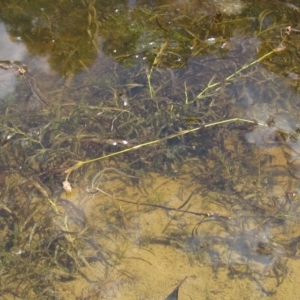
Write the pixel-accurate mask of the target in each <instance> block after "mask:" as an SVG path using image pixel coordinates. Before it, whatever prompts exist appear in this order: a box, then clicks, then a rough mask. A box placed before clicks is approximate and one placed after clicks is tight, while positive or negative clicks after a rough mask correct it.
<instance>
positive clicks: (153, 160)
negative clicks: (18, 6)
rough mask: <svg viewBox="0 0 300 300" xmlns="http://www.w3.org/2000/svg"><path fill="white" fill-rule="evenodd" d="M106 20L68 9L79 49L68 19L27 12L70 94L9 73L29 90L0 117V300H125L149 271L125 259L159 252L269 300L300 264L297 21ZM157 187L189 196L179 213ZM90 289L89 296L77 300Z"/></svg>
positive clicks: (18, 68)
mask: <svg viewBox="0 0 300 300" xmlns="http://www.w3.org/2000/svg"><path fill="white" fill-rule="evenodd" d="M8 2H11V6H9V7H6V9H8V11H11V10H12V7H13V5H14V1H8ZM252 2H253V1H251V3H252ZM222 3H223V2H222ZM249 3H250V1H249ZM24 5H25V4H24ZM97 5H98V2H97V3H96V1H81V3H80V5H78V6H77V10H74V11H73V12H72V14H71V15H67V11H66V10H65V8H63V7H61V8H60V9H61V14H62V15H64V14H66V17H65V18H64V19H65V20H67V21H68V22H67V24H70V23H72V24H75V23H74V22H71V21H72V20H74V18H75V19H80V20H82V23H79V22H78V24H81V25H80V27H79V29H80V30H79V32H80V34H81V35H82V36H83V37H82V40H81V39H79V37H78V40H77V42H76V43H75V45H76V46H75V48H71V49H70V44H69V36H68V35H67V33H66V31H64V30H66V27H64V28H62V27H61V23H60V22H61V18H60V17H59V16H58V15H57V14H58V12H57V10H53V9H52V8H51V9H50V8H47V7H46V8H45V10H41V12H40V11H38V10H36V9H33V10H29V12H30V14H29V15H30V16H35V17H36V18H38V20H39V21H40V22H36V23H35V26H36V28H35V30H36V32H41V31H42V30H41V29H42V28H43V26H45V25H43V24H48V25H49V24H52V26H48V25H47V26H48V27H47V28H48V31H47V32H48V33H49V37H50V36H52V34H54V33H56V34H57V35H56V36H57V42H56V45H55V47H53V49H52V51H53V52H51V51H50V50H49V43H50V41H48V40H47V42H46V41H44V44H43V45H44V46H45V48H44V49H41V47H43V45H39V47H38V49H36V51H37V52H36V53H39V54H41V53H51V55H52V56H50V58H49V61H50V63H51V65H52V66H53V68H54V69H56V71H58V72H59V73H60V74H65V75H66V76H65V77H64V78H63V79H60V80H54V78H52V77H54V75H47V76H46V75H45V74H43V73H42V72H40V71H39V68H38V66H37V64H36V65H33V67H32V68H31V66H30V64H29V63H28V62H24V63H26V64H27V66H26V67H25V66H24V65H23V64H22V63H19V62H12V61H9V60H3V61H1V63H0V67H1V70H0V71H1V74H3V76H7V77H9V76H10V77H11V78H13V80H14V81H15V83H16V89H15V91H11V92H10V93H9V94H8V95H6V96H5V97H3V98H2V99H1V102H0V170H1V172H0V187H1V192H0V228H1V239H0V277H1V285H0V296H1V297H3V299H6V298H5V297H7V299H10V298H9V297H12V298H15V299H18V298H19V299H71V298H72V297H73V298H74V299H78V300H79V299H102V298H103V299H107V298H108V297H111V298H114V299H117V291H118V289H119V287H120V286H122V285H125V283H128V282H134V281H135V280H138V279H136V278H135V274H132V273H131V272H130V271H128V270H127V268H126V267H124V265H123V263H124V261H125V262H126V261H128V260H138V261H142V262H143V263H145V264H148V265H151V261H148V259H144V258H143V257H141V256H135V255H127V253H130V251H131V249H132V248H138V249H143V251H149V252H150V250H149V246H151V245H164V246H169V247H171V248H176V249H179V250H180V251H181V253H184V254H186V255H188V256H189V258H190V264H191V265H198V264H203V263H204V264H206V265H209V266H211V267H212V269H213V271H214V272H215V273H216V274H217V273H218V271H219V270H220V269H226V270H228V272H229V273H228V276H229V278H247V279H249V280H250V281H252V282H254V283H255V284H256V285H257V286H258V287H259V289H260V291H261V292H262V293H264V294H267V295H272V294H273V293H275V292H276V287H277V286H279V285H280V284H282V283H283V282H284V279H285V277H286V275H287V272H288V264H287V262H288V260H290V259H298V258H300V253H299V250H298V249H299V244H300V232H299V228H298V222H299V218H300V211H299V206H300V201H299V194H298V186H297V181H298V179H299V177H300V175H299V170H298V165H299V146H298V145H299V134H300V127H299V118H300V115H299V112H298V111H299V107H298V106H299V105H298V102H299V101H298V98H299V95H298V86H299V85H298V83H299V76H300V75H299V74H300V70H299V66H300V63H299V58H298V54H297V49H298V46H299V45H298V43H299V38H298V36H297V35H298V33H299V29H298V28H295V27H293V26H294V24H296V21H297V18H298V14H297V13H298V11H299V10H300V9H299V8H297V9H296V8H295V7H292V6H290V5H288V4H283V3H278V7H277V6H274V8H272V9H271V8H270V7H269V4H265V3H260V4H259V5H257V6H255V7H253V8H252V9H251V10H250V9H249V8H250V4H247V1H245V2H244V5H243V6H242V8H243V9H242V11H241V12H239V14H236V15H231V16H230V15H227V14H225V13H224V9H225V8H223V9H222V10H220V9H219V8H218V7H217V6H215V5H211V4H207V3H202V4H201V5H199V6H197V9H198V10H195V5H196V4H193V3H190V4H189V5H188V4H186V6H182V8H181V9H180V10H179V9H177V6H175V5H163V4H161V6H157V7H155V8H152V7H147V6H142V5H137V6H136V7H134V8H127V7H125V6H122V5H120V6H118V5H117V4H116V5H115V6H114V7H113V8H112V7H111V6H107V7H106V6H105V5H104V6H103V7H106V10H105V9H104V8H101V9H100V8H99V7H97ZM223 5H224V4H223ZM25 6H26V5H25ZM25 8H26V9H29V8H28V7H27V6H26V7H25ZM25 8H24V9H25ZM4 9H5V6H4V8H1V10H4ZM47 9H48V10H47ZM100 11H101V12H102V13H100ZM282 11H284V13H281V12H282ZM22 13H23V11H21V12H20V11H19V14H20V15H22ZM40 13H41V15H39V14H40ZM76 13H78V15H77V14H76ZM20 15H18V12H17V11H14V14H13V15H12V19H15V18H16V17H17V16H19V17H20ZM45 19H47V20H48V22H46V23H45V22H42V21H45ZM287 20H294V21H295V22H294V24H290V23H288V21H287ZM5 21H6V22H9V20H5ZM50 21H51V22H50ZM12 23H13V22H12ZM112 24H113V25H114V30H113V34H112V32H111V28H112ZM27 25H28V24H27ZM58 25H59V26H58ZM83 25H84V26H85V27H84V26H83ZM100 25H101V26H100ZM28 26H29V25H28ZM72 26H73V25H72ZM74 26H75V25H74ZM78 26H79V25H78ZM58 28H60V30H58ZM63 29H64V30H63ZM18 30H20V28H19V27H16V28H14V27H13V26H12V27H11V28H10V31H11V34H15V35H16V34H20V35H21V36H24V37H27V39H26V40H25V43H26V45H27V46H28V48H29V49H31V50H32V51H33V52H34V48H31V47H30V45H31V44H30V43H31V42H32V40H33V39H34V37H32V38H30V36H28V35H26V34H25V32H19V31H18ZM24 30H25V29H24ZM55 30H57V31H55ZM52 31H53V32H52ZM83 32H84V33H83ZM50 33H51V34H50ZM74 36H75V37H76V30H75V29H74ZM75 37H73V38H74V39H75ZM100 37H101V38H102V39H103V40H101V42H99V39H100ZM74 39H72V45H73V47H74ZM87 45H90V46H87ZM31 46H32V45H31ZM46 46H47V47H46ZM56 47H58V48H56ZM86 48H88V49H89V51H87V52H85V49H86ZM100 48H101V49H100ZM101 51H102V52H101ZM100 52H101V54H99V53H100ZM83 53H85V55H86V57H84V54H83ZM97 53H98V56H99V57H100V58H99V59H96V57H97ZM104 54H106V56H105V55H104ZM93 58H94V59H95V62H94V64H93V65H92V66H90V65H89V64H91V60H92V59H93ZM54 62H55V63H54ZM55 66H56V67H55ZM62 69H63V70H62ZM79 71H81V72H79ZM76 73H77V75H75V74H76ZM43 76H45V79H48V81H47V83H46V84H45V83H44V84H43V79H44V78H43ZM5 84H7V83H6V82H4V81H3V86H4V85H5ZM50 91H51V92H50ZM158 174H159V175H158ZM158 176H162V177H163V178H164V179H166V180H167V181H168V180H172V181H175V180H176V181H177V183H178V186H179V187H180V190H181V192H180V195H179V196H178V197H177V198H178V199H179V200H180V203H179V204H178V203H176V204H174V202H172V201H173V200H174V199H173V200H172V199H170V192H169V194H168V195H167V196H166V197H164V196H163V195H161V194H160V188H161V186H163V185H164V184H163V183H162V184H158V183H157V177H158ZM174 194H175V193H174ZM183 194H184V195H187V194H188V195H187V196H185V197H183ZM177 204H178V205H177ZM158 210H162V211H164V212H165V213H166V214H165V215H164V220H166V222H163V225H161V227H159V229H160V230H159V233H158V232H157V231H156V232H151V230H149V231H147V232H146V231H145V232H142V227H143V221H142V220H141V219H140V216H141V215H142V216H144V217H145V218H146V217H147V216H149V215H150V214H152V213H153V212H156V211H158ZM147 230H148V229H147ZM79 278H83V279H84V280H85V281H86V282H87V283H88V284H89V288H87V289H82V290H80V291H75V290H74V294H72V295H71V294H70V295H65V294H64V292H63V289H62V288H61V283H62V282H63V283H65V284H68V283H70V282H72V281H75V280H78V279H79ZM181 280H182V278H181ZM184 280H185V279H184ZM112 281H114V283H111V282H112ZM185 282H188V277H187V279H186V280H185ZM270 282H271V284H270ZM272 284H273V285H272ZM178 287H179V286H178ZM177 293H178V291H177ZM107 295H109V296H107ZM64 297H65V298H64ZM68 297H69V298H68ZM70 297H71V298H70ZM101 297H102V298H101ZM106 297H107V298H106ZM166 297H167V295H166Z"/></svg>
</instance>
